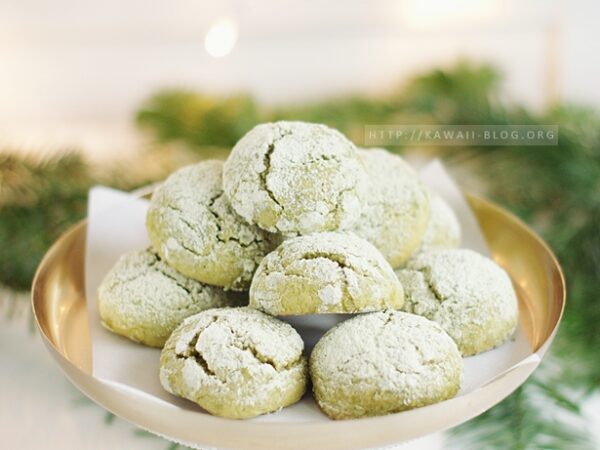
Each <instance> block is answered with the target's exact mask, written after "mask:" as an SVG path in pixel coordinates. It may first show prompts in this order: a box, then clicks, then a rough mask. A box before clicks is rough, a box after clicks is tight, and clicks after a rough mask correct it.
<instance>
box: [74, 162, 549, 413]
mask: <svg viewBox="0 0 600 450" xmlns="http://www.w3.org/2000/svg"><path fill="white" fill-rule="evenodd" d="M420 173H421V177H422V179H423V181H424V182H425V184H427V186H428V187H429V188H430V189H431V190H432V191H433V192H435V193H437V194H438V195H440V196H441V197H442V198H444V199H445V200H446V201H447V202H448V203H449V204H450V205H451V206H452V208H453V209H454V211H455V212H456V214H457V216H458V219H459V221H460V224H461V227H462V232H463V236H462V243H461V247H465V248H470V249H473V250H475V251H478V252H480V253H482V254H484V255H489V250H488V248H487V246H486V243H485V239H484V238H483V235H482V233H481V231H480V230H479V227H478V224H477V219H476V218H475V216H474V215H473V213H472V211H471V209H470V208H469V205H468V203H467V202H466V200H465V198H464V197H463V195H462V194H461V192H460V189H459V188H458V186H457V185H456V183H455V182H454V181H453V180H452V178H451V177H450V175H449V174H448V173H447V172H446V170H445V169H444V167H443V165H442V164H441V163H440V162H439V161H437V160H435V161H433V162H431V163H429V164H428V165H427V166H425V167H423V168H422V169H421V171H420ZM147 205H148V204H147V201H145V200H142V199H139V198H137V197H136V196H135V195H133V194H129V193H125V192H121V191H116V190H113V189H109V188H105V187H95V188H93V189H92V190H91V191H90V195H89V206H88V219H89V222H88V230H87V233H88V234H87V247H86V267H85V274H86V296H87V300H88V301H87V307H88V314H89V320H90V330H91V335H92V352H93V375H94V377H96V378H98V379H99V380H101V381H103V382H105V383H109V384H111V385H113V386H115V387H117V388H119V389H124V390H127V391H129V392H130V393H134V394H136V395H143V396H145V397H147V398H152V399H153V400H155V401H156V402H161V403H164V402H166V403H168V404H170V405H172V406H173V407H174V408H185V409H192V410H198V411H201V409H200V408H199V407H197V406H196V405H194V404H193V403H191V402H187V401H185V400H181V399H178V398H176V397H174V396H172V395H170V394H168V393H167V392H166V391H165V390H163V389H162V387H161V385H160V382H159V379H158V366H159V355H160V350H157V349H153V348H148V347H145V346H142V345H139V344H136V343H134V342H131V341H129V340H127V339H125V338H123V337H120V336H117V335H115V334H112V333H110V332H108V331H107V330H105V329H104V328H103V327H102V326H101V324H100V318H99V314H98V308H97V290H98V286H99V285H100V282H101V281H102V279H103V277H104V276H105V275H106V273H107V272H108V271H109V270H110V268H111V267H112V266H113V265H114V264H115V262H116V261H117V259H118V258H119V257H120V256H121V255H122V254H124V253H127V252H129V251H132V250H136V249H142V248H145V247H147V246H149V245H150V241H149V240H148V237H147V235H146V229H145V226H144V222H145V215H146V209H147ZM344 318H345V317H344V316H343V315H322V316H304V317H295V318H291V319H290V320H289V321H290V322H291V323H293V324H294V326H296V327H297V329H298V331H299V332H300V334H302V335H303V337H304V338H305V341H307V343H308V344H309V346H311V344H312V343H313V342H314V340H315V339H316V338H318V336H319V335H321V334H322V333H323V332H324V331H325V330H327V329H329V328H331V327H332V326H333V325H335V324H336V323H337V322H339V321H340V320H343V319H344ZM531 358H533V359H539V357H538V356H537V355H536V354H532V349H531V347H530V345H529V343H528V341H527V337H526V335H525V332H524V331H523V329H522V327H520V326H519V328H518V329H517V331H516V333H515V335H514V337H513V338H512V339H509V340H508V341H507V342H506V343H504V344H503V345H502V346H501V347H499V348H497V349H494V350H491V351H488V352H485V353H483V354H480V355H477V356H472V357H469V358H465V371H464V379H463V384H462V389H461V391H460V393H459V395H463V394H465V393H468V392H471V391H473V390H475V389H477V388H478V387H481V386H483V385H484V384H486V383H487V382H489V381H491V380H492V379H494V378H496V377H497V376H499V375H501V374H502V373H503V372H505V371H507V370H509V369H511V368H512V367H513V366H515V365H518V364H520V363H522V362H523V361H524V360H526V359H527V360H529V359H531ZM252 420H257V421H281V422H294V421H295V422H306V421H324V420H329V419H327V418H326V417H325V416H324V415H323V414H322V413H321V412H320V411H319V410H318V408H317V406H316V404H315V403H314V401H313V400H312V398H311V397H310V396H305V398H304V399H303V400H302V401H300V402H298V403H297V404H295V405H292V406H290V407H288V408H285V409H283V410H282V411H279V412H277V413H275V414H269V415H266V416H261V417H259V418H256V419H252Z"/></svg>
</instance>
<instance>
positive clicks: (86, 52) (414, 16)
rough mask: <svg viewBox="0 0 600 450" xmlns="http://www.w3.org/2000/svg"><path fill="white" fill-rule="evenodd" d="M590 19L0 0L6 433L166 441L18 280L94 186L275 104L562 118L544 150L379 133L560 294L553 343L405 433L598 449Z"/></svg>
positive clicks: (331, 120) (506, 9)
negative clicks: (534, 242)
mask: <svg viewBox="0 0 600 450" xmlns="http://www.w3.org/2000/svg"><path fill="white" fill-rule="evenodd" d="M599 19H600V3H598V2H594V1H591V0H588V1H586V0H574V1H569V2H567V1H565V0H560V1H556V2H552V3H550V2H543V1H538V0H527V1H516V0H508V1H499V0H489V1H486V2H481V1H475V0H455V1H442V0H399V1H392V0H375V1H371V2H369V3H368V4H367V3H366V2H363V1H359V0H347V1H344V2H341V1H333V2H327V3H325V2H314V1H312V2H306V1H300V0H281V1H279V2H273V1H267V0H256V1H253V2H250V1H242V0H229V1H222V2H207V1H202V0H194V1H192V0H174V1H170V2H166V1H160V0H144V1H142V0H129V1H127V2H122V1H116V0H105V1H103V2H97V1H92V0H55V1H54V2H43V1H41V0H20V1H18V2H10V1H8V0H0V355H1V357H2V359H3V363H2V365H1V369H0V392H1V396H2V399H3V400H2V402H0V430H2V431H4V433H3V438H2V439H3V440H6V439H8V443H7V445H8V447H6V448H27V449H30V448H39V447H41V446H42V445H44V446H46V447H48V446H49V447H50V448H58V446H59V442H60V447H61V448H106V447H107V446H108V445H110V446H112V447H113V448H128V449H130V448H163V449H167V448H173V449H174V448H177V445H176V444H170V443H168V442H166V441H163V440H162V439H160V438H157V437H154V436H151V435H148V434H147V433H143V432H141V431H139V430H135V429H134V428H133V427H132V426H131V425H128V424H126V423H125V422H123V421H121V420H119V419H116V418H114V417H113V416H112V415H110V414H108V413H105V412H104V411H102V410H101V409H100V408H99V407H97V406H95V405H93V404H92V403H90V402H88V401H86V400H85V399H84V398H83V397H82V396H81V395H80V394H78V393H77V391H75V389H74V388H72V387H71V386H70V385H69V384H68V382H67V381H66V379H65V378H64V377H63V375H62V374H61V373H60V371H59V369H58V367H56V366H55V365H53V364H52V362H51V361H50V359H49V357H48V355H46V353H45V351H44V350H43V348H42V347H41V341H40V339H39V337H38V336H36V335H35V333H34V332H33V329H32V327H31V317H30V311H29V303H28V298H29V294H28V290H29V287H30V284H31V279H32V277H33V273H34V270H35V268H36V266H37V264H38V263H39V261H40V259H41V257H42V256H43V253H44V252H45V250H47V248H48V246H49V245H50V244H51V243H52V241H53V240H54V239H55V238H56V237H57V236H58V235H59V234H60V233H61V232H62V231H64V230H65V228H66V227H68V226H69V225H70V224H72V223H74V222H75V221H77V220H79V219H80V218H82V217H84V216H85V209H86V198H87V191H88V189H89V187H90V186H92V185H95V184H106V185H110V186H113V187H116V188H120V189H126V190H130V189H134V188H136V187H139V186H142V185H145V184H147V183H149V182H152V181H156V180H159V179H161V178H163V177H164V176H165V175H166V174H167V173H169V172H170V171H172V170H173V169H174V168H176V167H179V166H181V165H183V164H186V163H189V162H193V161H197V160H199V159H202V158H208V157H225V156H226V155H227V152H228V150H229V149H230V148H231V146H232V145H233V144H234V143H235V142H236V141H237V139H239V138H240V137H241V136H242V135H243V134H244V133H245V132H246V131H248V130H249V129H250V128H251V127H252V126H253V125H255V124H256V123H259V122H264V121H269V120H277V119H283V118H285V119H300V120H307V121H315V122H322V123H326V124H329V125H331V126H334V127H337V128H339V129H340V130H342V131H343V132H344V133H346V134H347V135H348V136H349V137H350V138H351V139H352V140H353V141H354V142H355V143H356V144H357V145H362V144H363V141H364V126H365V125H368V124H456V125H465V124H475V125H486V124H493V125H496V124H498V125H504V124H524V125H535V124H557V125H559V127H560V131H559V133H560V136H559V143H558V145H557V146H552V147H519V146H511V147H484V148H477V147H466V148H461V147H418V148H409V147H394V148H390V150H393V151H397V152H399V153H402V154H404V155H406V156H407V157H409V158H412V159H421V160H423V159H426V158H430V157H433V156H438V157H441V158H443V160H444V162H445V163H446V164H447V165H448V167H449V169H450V170H451V171H452V172H453V173H454V174H455V176H456V177H457V179H458V181H459V182H460V183H461V185H462V187H463V188H464V189H467V190H472V191H476V192H478V193H480V194H483V195H487V196H488V197H489V198H491V199H492V200H494V201H496V202H498V203H500V204H502V205H503V206H505V207H507V208H509V209H511V210H512V211H513V212H515V213H516V214H518V215H519V216H520V217H521V218H523V219H524V220H526V221H527V222H528V223H529V224H530V225H531V226H533V227H534V228H535V229H536V230H537V231H538V232H540V234H542V236H543V237H544V238H545V239H546V240H547V241H548V242H549V244H550V245H551V247H552V248H553V249H554V250H555V252H556V253H557V255H558V257H559V259H560V261H561V263H562V264H563V267H564V269H565V272H566V276H567V283H568V288H569V302H568V308H567V312H566V314H565V318H564V321H563V325H562V326H561V329H560V332H559V336H558V338H557V340H556V341H555V345H554V346H553V348H552V352H551V355H549V357H548V358H547V359H546V360H545V361H544V363H543V365H542V366H541V368H540V369H539V370H538V371H537V372H536V373H535V374H534V376H533V377H532V378H531V379H530V380H529V381H528V382H527V383H526V384H525V385H524V386H523V387H522V388H520V389H519V390H518V391H516V392H515V393H514V394H513V395H511V396H510V397H509V398H508V399H506V400H505V401H504V402H502V403H501V404H500V405H498V406H496V407H495V408H493V409H492V410H491V411H489V412H487V413H485V414H484V415H482V416H480V417H479V418H477V419H475V420H473V421H471V422H468V423H467V424H465V425H463V426H460V427H458V428H456V429H454V430H452V431H451V432H448V433H444V434H439V435H434V436H429V437H427V438H425V439H423V440H421V441H418V442H415V443H413V444H410V445H408V446H406V448H427V449H435V448H460V449H469V448H473V449H481V448H486V449H487V448H489V449H507V448H510V449H538V448H540V449H542V448H543V449H588V448H589V449H594V448H600V439H599V436H600V433H599V431H598V430H599V429H600V427H599V425H600V396H599V395H598V387H599V386H598V385H599V382H600V356H599V353H598V350H597V349H598V348H600V333H598V332H597V327H598V323H600V302H599V301H598V298H597V292H598V289H597V288H598V279H599V278H600V235H599V233H598V232H599V230H600V115H599V114H598V111H600V89H599V88H598V82H599V81H598V80H600V57H599V55H600V27H598V21H599ZM40 374H43V375H44V376H40ZM33 429H35V430H36V432H35V433H32V432H31V431H32V430H33ZM99 436H101V437H102V438H101V440H99V439H98V437H99ZM54 444H55V445H54Z"/></svg>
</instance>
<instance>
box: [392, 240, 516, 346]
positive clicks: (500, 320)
mask: <svg viewBox="0 0 600 450" xmlns="http://www.w3.org/2000/svg"><path fill="white" fill-rule="evenodd" d="M396 273H397V275H398V278H399V279H400V281H401V282H402V285H403V286H404V289H405V291H406V303H405V306H404V310H405V311H408V312H411V313H414V314H419V315H421V316H424V317H427V318H428V319H431V320H434V321H435V322H437V323H439V324H440V325H441V327H442V328H443V329H444V330H446V332H447V333H448V334H449V335H450V336H451V337H452V338H453V339H454V340H455V341H456V343H457V345H458V348H459V350H460V351H461V353H462V354H463V356H469V355H475V354H477V353H481V352H484V351H486V350H490V349H492V348H494V347H496V346H498V345H500V344H501V343H502V342H504V341H505V340H506V339H507V338H508V337H509V336H510V335H511V334H512V333H513V332H514V331H515V328H516V326H517V322H518V314H519V308H518V301H517V296H516V294H515V291H514V289H513V286H512V283H511V281H510V278H509V277H508V275H507V274H506V272H505V271H504V270H503V269H502V268H501V267H500V266H498V265H497V264H496V263H495V262H494V261H492V260H491V259H488V258H486V257H484V256H482V255H479V254H478V253H475V252H474V251H471V250H466V249H451V250H438V251H430V252H426V253H423V254H421V255H419V256H417V257H416V258H415V259H413V260H411V261H410V262H409V264H408V265H407V267H406V269H403V270H398V271H397V272H396Z"/></svg>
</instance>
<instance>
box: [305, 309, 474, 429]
mask: <svg viewBox="0 0 600 450" xmlns="http://www.w3.org/2000/svg"><path fill="white" fill-rule="evenodd" d="M462 371H463V361H462V358H461V356H460V353H459V352H458V349H457V348H456V344H455V343H454V342H453V341H452V339H451V338H450V337H449V336H448V335H447V334H446V333H445V332H444V330H442V328H441V327H440V326H439V325H438V324H436V323H435V322H432V321H430V320H427V319H425V318H423V317H419V316H415V315H413V314H408V313H404V312H400V311H389V310H388V311H381V312H375V313H371V314H361V315H358V316H356V317H353V318H352V319H349V320H347V321H345V322H342V323H341V324H339V325H337V326H336V327H335V328H332V329H331V330H330V331H328V332H327V333H326V334H325V336H323V337H322V338H321V340H320V341H319V342H318V343H317V345H316V346H315V348H314V350H313V352H312V354H311V356H310V375H311V379H312V383H313V392H314V394H315V398H316V400H317V403H318V404H319V406H320V408H321V409H322V410H323V412H324V413H325V414H327V415H328V416H329V417H331V418H332V419H355V418H361V417H368V416H380V415H384V414H391V413H396V412H400V411H405V410H407V409H411V408H417V407H420V406H425V405H430V404H432V403H437V402H441V401H442V400H446V399H449V398H452V397H454V396H455V395H456V393H457V392H458V391H459V389H460V383H461V378H462Z"/></svg>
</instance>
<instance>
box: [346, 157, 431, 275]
mask: <svg viewBox="0 0 600 450" xmlns="http://www.w3.org/2000/svg"><path fill="white" fill-rule="evenodd" d="M360 155H361V157H362V159H363V161H364V163H365V167H366V168H367V173H368V175H369V191H368V195H367V197H366V200H365V204H364V206H363V211H362V215H361V217H360V220H359V221H358V222H357V223H356V225H355V226H354V227H353V231H354V232H355V233H356V234H358V235H359V236H361V237H363V238H365V239H366V240H368V241H369V242H371V243H372V244H373V245H374V246H375V247H377V249H379V251H380V252H381V253H383V256H385V258H386V259H387V260H388V262H389V263H390V264H391V265H392V267H399V266H400V265H402V264H403V263H404V262H405V261H406V260H407V259H408V258H409V257H410V255H411V254H412V252H413V251H414V250H415V249H416V248H417V247H418V245H419V242H420V241H421V238H422V237H423V235H424V234H425V229H426V225H427V222H428V220H429V194H428V191H427V189H426V188H425V186H424V185H423V183H422V182H421V180H420V179H419V176H418V175H417V173H416V172H415V171H414V170H413V169H412V168H411V167H410V166H409V165H408V164H407V163H406V162H404V160H403V159H402V158H401V157H400V156H398V155H393V154H391V153H389V152H388V151H386V150H383V149H370V150H360Z"/></svg>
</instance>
